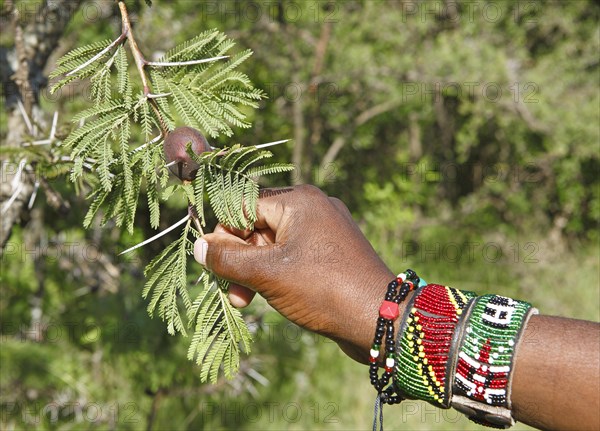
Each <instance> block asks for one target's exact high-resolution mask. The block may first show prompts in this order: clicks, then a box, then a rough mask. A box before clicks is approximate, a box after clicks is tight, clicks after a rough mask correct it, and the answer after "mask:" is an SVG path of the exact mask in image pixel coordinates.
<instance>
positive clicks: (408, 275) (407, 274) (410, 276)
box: [404, 269, 417, 279]
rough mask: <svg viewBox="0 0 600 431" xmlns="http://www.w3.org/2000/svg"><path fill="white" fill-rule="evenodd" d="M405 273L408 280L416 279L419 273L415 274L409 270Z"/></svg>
mask: <svg viewBox="0 0 600 431" xmlns="http://www.w3.org/2000/svg"><path fill="white" fill-rule="evenodd" d="M404 273H405V274H406V278H411V279H412V278H415V277H416V276H417V273H416V272H414V271H413V270H412V269H407V270H406V271H404Z"/></svg>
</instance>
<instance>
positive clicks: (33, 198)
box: [27, 180, 40, 210]
mask: <svg viewBox="0 0 600 431" xmlns="http://www.w3.org/2000/svg"><path fill="white" fill-rule="evenodd" d="M39 188H40V181H39V180H35V184H34V186H33V193H31V197H30V198H29V203H28V204H27V209H28V210H30V209H31V208H32V207H33V203H34V202H35V198H36V196H37V192H38V189H39Z"/></svg>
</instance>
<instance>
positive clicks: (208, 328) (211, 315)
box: [188, 271, 252, 383]
mask: <svg viewBox="0 0 600 431" xmlns="http://www.w3.org/2000/svg"><path fill="white" fill-rule="evenodd" d="M198 281H199V283H200V284H201V285H202V290H201V291H200V293H199V295H198V296H197V298H196V299H195V300H194V302H193V304H192V307H190V308H189V310H188V318H189V325H190V327H193V328H194V335H193V337H192V342H191V344H190V347H189V349H188V359H189V360H192V361H194V360H195V361H196V363H197V364H198V365H200V366H201V371H200V378H201V379H202V381H206V380H208V379H210V381H211V382H212V383H214V382H216V380H217V376H218V373H219V369H220V367H221V364H223V370H224V372H225V376H226V377H232V376H233V375H234V374H235V373H236V372H237V371H238V369H239V360H240V350H241V349H243V350H244V351H245V352H246V353H248V352H250V340H251V339H252V337H251V335H250V331H248V327H247V326H246V324H245V323H244V319H243V318H242V315H241V314H240V312H239V311H238V310H237V309H236V308H234V307H233V306H232V305H231V304H230V303H229V299H227V289H228V287H229V285H228V283H227V281H225V280H221V279H219V278H217V277H215V276H214V274H212V273H210V272H208V271H204V272H203V273H202V274H201V276H200V278H199V280H198Z"/></svg>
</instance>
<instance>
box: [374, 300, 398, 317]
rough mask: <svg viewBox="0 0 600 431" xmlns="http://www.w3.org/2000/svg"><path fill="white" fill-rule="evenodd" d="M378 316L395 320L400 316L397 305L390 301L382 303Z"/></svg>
mask: <svg viewBox="0 0 600 431" xmlns="http://www.w3.org/2000/svg"><path fill="white" fill-rule="evenodd" d="M379 315H380V316H381V317H383V318H384V319H388V320H396V319H397V318H398V316H399V315H400V310H399V309H398V304H396V303H395V302H392V301H383V303H382V304H381V307H379Z"/></svg>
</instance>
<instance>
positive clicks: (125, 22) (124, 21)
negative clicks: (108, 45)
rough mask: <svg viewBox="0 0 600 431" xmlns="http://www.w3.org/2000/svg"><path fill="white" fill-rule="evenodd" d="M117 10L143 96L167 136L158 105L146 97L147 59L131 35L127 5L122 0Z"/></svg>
mask: <svg viewBox="0 0 600 431" xmlns="http://www.w3.org/2000/svg"><path fill="white" fill-rule="evenodd" d="M119 11H120V12H121V25H122V27H123V28H122V32H123V34H124V35H125V36H126V37H127V42H128V43H129V48H130V49H131V54H132V55H133V59H134V60H135V66H136V67H137V70H138V73H139V74H140V79H141V80H142V85H143V87H144V96H145V97H146V98H147V100H148V103H150V106H151V107H152V110H153V111H154V113H155V114H156V117H157V118H158V121H159V123H160V129H161V134H162V135H163V136H167V133H169V128H168V127H167V124H166V123H165V120H164V118H163V116H162V114H161V113H160V110H159V109H158V105H157V104H156V101H155V100H154V99H153V98H151V97H148V95H149V94H152V91H151V89H150V82H149V80H148V76H147V75H146V71H145V70H144V67H146V65H147V64H148V61H147V60H146V59H145V58H144V54H142V51H141V50H140V48H139V46H138V44H137V42H136V40H135V36H134V35H133V29H132V27H131V21H130V20H129V13H128V12H127V6H126V5H125V2H124V1H120V2H119Z"/></svg>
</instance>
